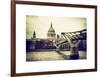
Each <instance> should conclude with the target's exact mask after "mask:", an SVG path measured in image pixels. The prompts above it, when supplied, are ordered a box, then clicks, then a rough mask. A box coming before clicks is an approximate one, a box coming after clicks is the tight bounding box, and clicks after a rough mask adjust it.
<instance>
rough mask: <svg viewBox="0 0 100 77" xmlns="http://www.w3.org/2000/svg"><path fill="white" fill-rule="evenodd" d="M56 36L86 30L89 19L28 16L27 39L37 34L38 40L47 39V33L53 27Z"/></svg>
mask: <svg viewBox="0 0 100 77" xmlns="http://www.w3.org/2000/svg"><path fill="white" fill-rule="evenodd" d="M51 23H52V26H53V28H54V29H55V32H56V34H59V35H60V34H61V32H73V31H79V30H82V29H85V28H86V24H87V19H86V18H82V17H81V18H80V17H55V16H54V17H53V16H32V15H27V16H26V38H27V39H30V38H31V37H32V33H33V32H34V31H35V32H36V37H37V38H47V32H48V30H49V28H50V26H51Z"/></svg>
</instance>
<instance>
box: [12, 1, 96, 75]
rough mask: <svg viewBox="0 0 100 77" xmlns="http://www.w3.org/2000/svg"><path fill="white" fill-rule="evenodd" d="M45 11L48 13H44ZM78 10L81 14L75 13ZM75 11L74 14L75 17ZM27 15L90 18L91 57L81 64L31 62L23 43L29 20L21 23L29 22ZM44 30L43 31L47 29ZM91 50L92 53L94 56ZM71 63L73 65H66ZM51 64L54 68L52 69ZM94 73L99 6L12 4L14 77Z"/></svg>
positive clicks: (16, 2) (88, 54)
mask: <svg viewBox="0 0 100 77" xmlns="http://www.w3.org/2000/svg"><path fill="white" fill-rule="evenodd" d="M34 7H35V8H34ZM36 9H38V10H36ZM45 9H46V10H47V11H46V10H45ZM52 9H53V10H52ZM56 9H57V10H56ZM32 10H33V11H32ZM42 10H43V11H44V12H42ZM75 10H76V11H78V12H75ZM60 11H62V13H60ZM40 12H41V13H40ZM48 12H51V13H48ZM54 12H56V13H54ZM64 12H65V13H64ZM71 12H74V13H75V14H73V13H71ZM70 13H71V14H70ZM66 14H68V15H66ZM27 15H30V16H32V15H36V16H38V17H41V16H45V15H46V17H47V16H50V18H51V19H53V17H55V16H56V15H57V16H58V18H59V16H63V17H66V16H67V17H68V16H71V17H72V18H73V17H81V18H82V17H83V18H84V17H86V20H87V21H86V24H87V40H88V41H87V55H86V56H87V58H86V59H84V60H78V61H76V60H72V61H71V60H70V61H67V60H64V61H63V60H62V61H59V60H57V61H39V62H37V61H32V62H27V60H26V55H25V54H26V51H25V50H23V49H25V46H24V47H23V44H25V40H24V41H23V38H24V39H25V35H24V34H25V33H24V32H25V30H26V25H25V23H26V22H27V21H25V20H24V21H23V20H21V18H22V17H23V18H24V19H25V16H26V18H27ZM23 18H22V19H23ZM42 18H43V17H42ZM91 18H93V19H91ZM18 20H20V21H18ZM91 21H93V22H91ZM51 22H52V23H53V22H54V21H51ZM23 24H24V25H23ZM44 27H45V26H44ZM91 27H92V28H91ZM41 29H43V27H42V28H41ZM62 29H64V28H62ZM90 32H92V33H91V34H92V35H91V34H90ZM20 37H22V38H20ZM89 40H90V41H89ZM21 41H23V42H21ZM20 42H21V43H20ZM90 42H91V43H90ZM22 43H23V44H22ZM25 45H26V44H25ZM89 46H90V47H89ZM21 50H22V51H21ZM90 51H91V52H92V53H90ZM23 53H24V56H22V55H23ZM91 56H92V57H91ZM91 59H92V60H91ZM21 60H23V63H22V64H21V62H22V61H21ZM25 60H26V61H25ZM81 62H82V63H83V65H82V64H81ZM31 63H32V64H31ZM68 63H69V64H72V65H65V64H68ZM73 63H75V64H76V65H75V66H73ZM85 63H86V64H85ZM24 64H26V65H24ZM49 64H50V65H52V66H50V65H49ZM77 64H79V65H77ZM22 66H23V67H22ZM56 66H57V67H56ZM72 66H73V67H72ZM78 66H79V68H78ZM87 66H88V67H87ZM58 67H59V68H58ZM64 67H65V68H64ZM93 71H97V6H96V5H81V4H65V3H50V2H35V1H19V0H12V1H11V77H15V76H31V75H46V74H62V73H79V72H93Z"/></svg>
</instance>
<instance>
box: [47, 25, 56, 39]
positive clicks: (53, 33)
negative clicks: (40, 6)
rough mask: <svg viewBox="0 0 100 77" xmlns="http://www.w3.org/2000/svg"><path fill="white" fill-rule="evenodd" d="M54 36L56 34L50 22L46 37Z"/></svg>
mask: <svg viewBox="0 0 100 77" xmlns="http://www.w3.org/2000/svg"><path fill="white" fill-rule="evenodd" d="M55 36H56V34H55V30H54V28H53V27H52V24H51V26H50V28H49V30H48V33H47V37H48V38H51V39H52V38H53V39H54V38H55Z"/></svg>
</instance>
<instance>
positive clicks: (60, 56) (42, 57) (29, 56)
mask: <svg viewBox="0 0 100 77" xmlns="http://www.w3.org/2000/svg"><path fill="white" fill-rule="evenodd" d="M69 56H70V51H59V52H57V51H42V52H38V51H33V52H26V61H27V62H28V61H53V60H71V59H70V57H69ZM86 57H87V54H86V51H79V59H86ZM79 59H78V60H79Z"/></svg>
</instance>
